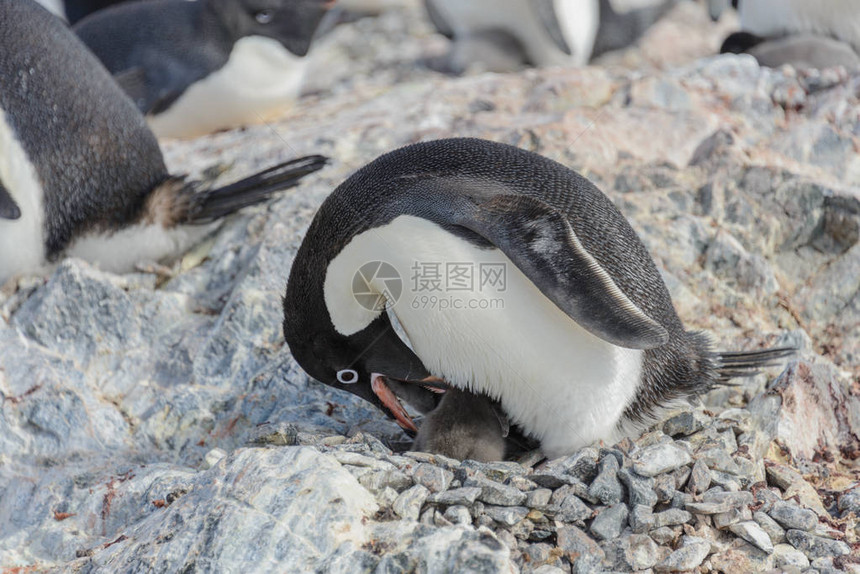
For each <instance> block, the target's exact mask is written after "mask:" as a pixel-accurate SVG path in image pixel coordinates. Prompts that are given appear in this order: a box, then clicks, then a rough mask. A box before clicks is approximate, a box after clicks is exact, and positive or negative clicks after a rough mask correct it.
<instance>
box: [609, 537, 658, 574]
mask: <svg viewBox="0 0 860 574" xmlns="http://www.w3.org/2000/svg"><path fill="white" fill-rule="evenodd" d="M600 547H601V548H602V549H603V552H604V554H605V558H604V562H603V566H604V567H605V568H609V569H612V570H613V571H616V572H634V571H639V570H646V569H648V568H651V567H652V566H654V564H656V563H657V559H658V557H659V554H658V548H657V545H656V544H654V541H653V540H651V538H649V537H648V536H646V535H645V534H631V535H630V536H626V537H622V538H616V539H614V540H607V541H605V542H603V543H602V544H601V545H600Z"/></svg>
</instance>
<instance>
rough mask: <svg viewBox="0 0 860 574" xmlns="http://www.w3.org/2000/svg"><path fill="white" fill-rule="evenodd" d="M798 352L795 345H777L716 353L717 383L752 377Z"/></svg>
mask: <svg viewBox="0 0 860 574" xmlns="http://www.w3.org/2000/svg"><path fill="white" fill-rule="evenodd" d="M796 352H797V349H796V348H794V347H775V348H773V349H763V350H761V351H737V352H735V351H720V352H717V353H715V354H714V360H715V363H716V375H717V381H716V382H717V383H718V384H720V383H722V384H725V383H726V381H728V380H730V379H734V378H737V377H752V376H754V375H756V374H758V373H759V372H760V371H761V370H762V369H764V368H766V367H775V366H778V365H780V364H781V363H782V362H783V360H784V359H786V358H788V357H791V356H793V355H794V354H795V353H796Z"/></svg>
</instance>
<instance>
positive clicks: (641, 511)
mask: <svg viewBox="0 0 860 574" xmlns="http://www.w3.org/2000/svg"><path fill="white" fill-rule="evenodd" d="M628 521H629V522H630V527H631V528H632V529H633V532H635V533H636V534H642V533H644V532H648V531H649V530H651V529H652V528H653V527H654V513H653V512H652V511H651V507H650V506H645V505H644V504H637V505H636V506H634V507H633V509H632V510H631V511H630V515H629V516H628Z"/></svg>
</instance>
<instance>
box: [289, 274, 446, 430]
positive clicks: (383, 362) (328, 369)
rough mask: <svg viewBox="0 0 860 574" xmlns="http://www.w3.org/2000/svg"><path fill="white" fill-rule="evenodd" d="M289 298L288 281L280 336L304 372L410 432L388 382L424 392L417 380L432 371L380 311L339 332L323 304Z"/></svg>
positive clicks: (405, 415) (406, 419)
mask: <svg viewBox="0 0 860 574" xmlns="http://www.w3.org/2000/svg"><path fill="white" fill-rule="evenodd" d="M291 295H292V296H291ZM295 303H296V298H295V296H294V294H291V289H290V287H288V288H287V296H286V297H284V324H283V328H284V339H285V340H286V342H287V345H288V346H289V348H290V352H291V353H292V355H293V358H295V360H296V362H298V364H299V365H300V366H301V367H302V368H303V369H304V370H305V372H307V373H308V374H309V375H310V376H312V377H313V378H315V379H317V380H318V381H320V382H322V383H325V384H327V385H329V386H332V387H334V388H337V389H342V390H345V391H349V392H351V393H353V394H355V395H357V396H359V397H361V398H362V399H364V400H366V401H368V402H370V403H372V404H373V405H375V406H376V407H377V408H379V409H380V410H382V411H383V412H385V413H386V414H387V415H388V416H390V417H392V418H394V419H395V420H396V421H397V422H398V423H399V424H400V426H401V427H403V428H404V429H405V430H407V431H411V432H415V431H416V430H417V429H416V428H415V426H414V424H413V423H412V422H411V420H410V419H409V416H408V415H407V414H406V412H405V410H404V409H403V407H402V405H400V403H399V401H398V399H397V395H395V394H394V392H392V390H391V388H390V387H389V384H393V385H395V386H396V388H398V389H404V390H407V391H412V394H413V395H416V396H417V395H418V393H420V392H424V393H429V391H426V390H425V389H423V388H422V387H421V386H420V383H421V382H426V381H429V380H432V377H431V376H430V373H429V372H428V371H427V369H426V368H425V367H424V364H423V363H422V362H421V360H420V359H419V358H418V357H417V356H416V355H415V353H413V352H412V350H411V349H410V348H409V347H408V346H407V345H406V344H405V343H404V342H403V341H402V340H401V339H400V337H399V336H398V335H397V333H396V332H395V331H394V328H393V327H392V325H391V322H390V321H389V319H388V315H386V314H385V313H381V314H380V315H379V316H377V317H376V319H374V320H373V321H372V322H371V323H370V324H369V325H368V326H367V327H365V328H364V329H362V330H361V331H359V332H357V333H353V334H351V335H343V334H341V333H338V332H337V330H336V329H335V328H334V326H333V325H332V323H331V320H330V319H329V317H328V313H327V312H325V309H324V308H319V306H318V305H314V304H313V303H312V302H309V303H311V304H309V305H296V304H295ZM399 382H403V383H407V384H405V385H401V384H399ZM411 383H415V385H414V386H413V385H412V384H411ZM404 398H407V400H409V399H410V397H409V396H406V397H404ZM410 402H411V401H410Z"/></svg>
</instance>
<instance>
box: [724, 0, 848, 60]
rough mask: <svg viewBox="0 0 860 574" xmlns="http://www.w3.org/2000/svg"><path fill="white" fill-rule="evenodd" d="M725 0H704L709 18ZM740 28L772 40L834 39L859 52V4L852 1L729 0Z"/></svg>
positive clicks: (725, 6)
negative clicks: (810, 36)
mask: <svg viewBox="0 0 860 574" xmlns="http://www.w3.org/2000/svg"><path fill="white" fill-rule="evenodd" d="M728 5H729V1H728V0H708V9H709V11H710V14H711V17H712V18H714V19H717V18H719V16H720V15H721V14H722V12H723V10H724V9H726V8H728ZM732 5H733V6H734V7H735V8H737V9H738V14H739V16H740V24H741V31H742V32H748V33H750V34H754V35H756V36H760V37H762V38H767V39H773V38H782V37H786V36H792V35H797V34H813V35H816V36H823V37H828V38H834V39H836V40H839V41H841V42H845V43H847V44H849V45H850V46H851V47H852V48H853V50H854V51H855V52H857V53H860V3H858V2H857V1H856V0H821V1H819V2H809V1H808V0H732Z"/></svg>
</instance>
